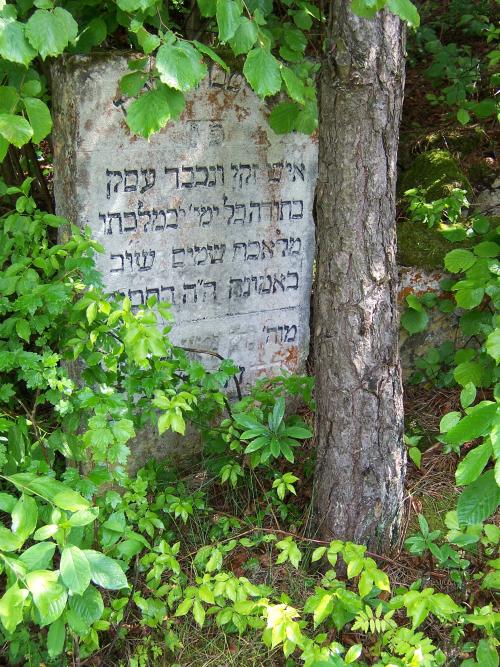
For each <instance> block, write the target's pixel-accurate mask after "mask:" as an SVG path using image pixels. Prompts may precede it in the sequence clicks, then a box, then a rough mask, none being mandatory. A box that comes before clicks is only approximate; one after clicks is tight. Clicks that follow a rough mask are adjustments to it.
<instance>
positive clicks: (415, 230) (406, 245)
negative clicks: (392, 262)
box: [396, 220, 454, 270]
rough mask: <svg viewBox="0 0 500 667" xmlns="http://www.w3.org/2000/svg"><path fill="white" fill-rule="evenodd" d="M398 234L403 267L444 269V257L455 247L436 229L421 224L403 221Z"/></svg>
mask: <svg viewBox="0 0 500 667" xmlns="http://www.w3.org/2000/svg"><path fill="white" fill-rule="evenodd" d="M396 232H397V238H398V255H397V258H398V264H400V265H402V266H418V267H420V268H422V269H428V270H433V269H442V268H443V266H444V256H445V255H446V253H447V252H449V251H450V250H452V249H453V247H454V246H453V245H452V244H451V243H449V241H447V240H446V239H445V238H444V237H443V236H442V235H441V234H440V233H439V232H438V231H437V230H436V229H429V228H428V227H427V226H426V225H424V224H423V223H421V222H411V221H410V220H402V221H401V222H399V223H398V225H397V228H396Z"/></svg>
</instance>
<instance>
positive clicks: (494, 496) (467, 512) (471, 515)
mask: <svg viewBox="0 0 500 667" xmlns="http://www.w3.org/2000/svg"><path fill="white" fill-rule="evenodd" d="M499 503H500V487H499V486H498V484H497V483H496V481H495V473H494V471H493V470H488V471H487V472H485V473H483V474H482V475H481V477H479V478H478V479H476V481H475V482H473V483H472V484H471V485H470V486H468V487H467V488H466V489H465V490H464V491H462V493H461V494H460V497H459V499H458V505H457V516H458V521H459V523H460V525H461V526H469V525H471V524H475V523H481V522H482V521H484V520H485V519H487V518H488V517H489V516H491V515H492V514H493V512H495V511H496V509H497V507H498V505H499Z"/></svg>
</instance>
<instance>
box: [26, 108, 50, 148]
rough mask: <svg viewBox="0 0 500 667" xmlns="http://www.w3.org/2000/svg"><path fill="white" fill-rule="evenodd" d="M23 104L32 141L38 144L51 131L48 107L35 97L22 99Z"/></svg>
mask: <svg viewBox="0 0 500 667" xmlns="http://www.w3.org/2000/svg"><path fill="white" fill-rule="evenodd" d="M23 104H24V108H25V109H26V113H27V114H28V120H29V122H30V125H31V127H32V129H33V138H32V141H33V142H34V143H35V144H39V143H40V142H41V141H42V139H45V137H46V136H47V135H48V134H50V132H51V130H52V118H51V116H50V111H49V107H48V106H47V105H46V104H45V102H42V100H39V99H38V98H37V97H24V98H23Z"/></svg>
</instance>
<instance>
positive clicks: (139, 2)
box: [116, 0, 155, 13]
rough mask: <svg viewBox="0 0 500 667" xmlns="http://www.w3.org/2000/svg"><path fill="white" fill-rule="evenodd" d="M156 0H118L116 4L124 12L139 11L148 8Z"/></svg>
mask: <svg viewBox="0 0 500 667" xmlns="http://www.w3.org/2000/svg"><path fill="white" fill-rule="evenodd" d="M154 1H155V0H116V4H117V5H118V7H119V8H120V9H122V10H123V11H124V12H131V13H132V12H137V11H139V10H145V9H148V7H150V6H151V5H153V4H154Z"/></svg>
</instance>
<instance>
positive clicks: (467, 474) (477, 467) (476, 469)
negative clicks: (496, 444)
mask: <svg viewBox="0 0 500 667" xmlns="http://www.w3.org/2000/svg"><path fill="white" fill-rule="evenodd" d="M492 453H493V450H492V447H491V443H490V442H485V443H483V444H482V445H479V446H478V447H474V449H471V451H470V452H469V453H468V454H467V456H465V458H464V459H463V460H462V461H460V463H459V464H458V466H457V470H456V472H455V479H456V482H457V485H458V486H466V485H467V484H471V482H473V481H474V480H475V479H477V478H478V477H479V475H480V474H481V473H482V472H483V470H484V467H485V466H486V464H487V463H488V461H489V460H490V456H491V455H492Z"/></svg>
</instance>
